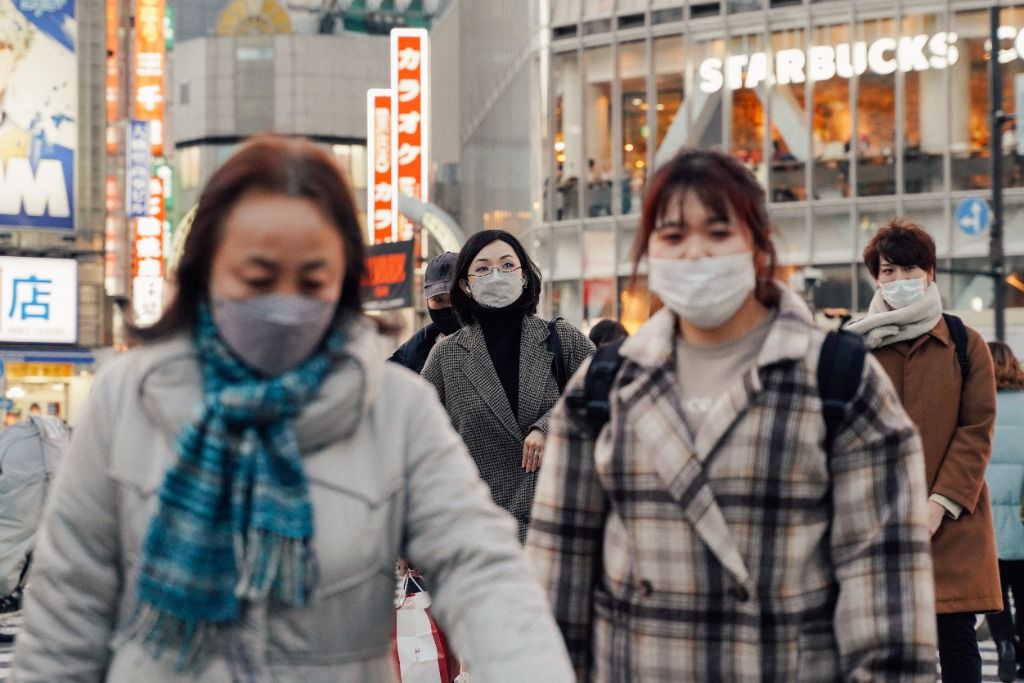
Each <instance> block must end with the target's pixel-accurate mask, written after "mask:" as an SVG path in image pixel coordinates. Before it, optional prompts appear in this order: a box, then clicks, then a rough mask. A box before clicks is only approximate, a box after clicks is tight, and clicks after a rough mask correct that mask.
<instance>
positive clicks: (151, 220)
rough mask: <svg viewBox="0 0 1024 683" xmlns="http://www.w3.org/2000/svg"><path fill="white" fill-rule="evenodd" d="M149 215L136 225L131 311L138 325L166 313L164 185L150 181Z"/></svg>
mask: <svg viewBox="0 0 1024 683" xmlns="http://www.w3.org/2000/svg"><path fill="white" fill-rule="evenodd" d="M149 188H150V190H149V215H148V216H147V217H145V218H138V219H136V220H135V221H134V222H135V240H134V250H133V251H134V259H133V260H132V275H133V279H132V310H133V313H134V314H135V323H136V324H138V325H150V324H152V323H155V322H156V321H157V320H159V319H160V314H161V313H162V312H163V284H164V279H163V278H164V220H165V218H166V212H165V210H164V192H163V183H162V182H161V180H160V179H159V178H150V181H149Z"/></svg>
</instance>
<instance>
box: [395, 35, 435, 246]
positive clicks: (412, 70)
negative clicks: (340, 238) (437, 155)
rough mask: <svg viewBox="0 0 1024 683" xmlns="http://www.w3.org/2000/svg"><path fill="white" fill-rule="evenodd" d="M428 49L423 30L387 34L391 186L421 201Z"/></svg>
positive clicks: (425, 178)
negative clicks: (390, 127) (391, 131)
mask: <svg viewBox="0 0 1024 683" xmlns="http://www.w3.org/2000/svg"><path fill="white" fill-rule="evenodd" d="M429 49H430V48H429V44H428V39H427V32H426V31H425V30H423V29H411V28H400V29H394V30H393V31H392V32H391V91H392V98H391V126H392V129H393V135H392V136H391V159H392V164H391V167H392V186H393V188H394V189H397V191H398V192H401V193H402V194H407V195H410V196H412V197H415V198H417V199H421V200H424V201H426V200H427V199H428V197H427V184H428V171H429V166H428V164H429V155H428V150H427V143H428V140H429V137H428V136H429V131H428V116H429V111H430V109H429V107H430V103H429V101H428V99H429V97H428V96H429V92H430V88H429V69H428V63H427V62H428V58H429ZM401 232H403V231H401V230H400V233H401ZM401 236H402V237H408V236H409V235H407V234H402V235H401Z"/></svg>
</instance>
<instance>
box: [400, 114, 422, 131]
mask: <svg viewBox="0 0 1024 683" xmlns="http://www.w3.org/2000/svg"><path fill="white" fill-rule="evenodd" d="M419 131H420V113H419V112H418V111H410V112H408V113H405V114H399V115H398V132H399V133H408V134H409V135H415V134H416V133H418V132H419Z"/></svg>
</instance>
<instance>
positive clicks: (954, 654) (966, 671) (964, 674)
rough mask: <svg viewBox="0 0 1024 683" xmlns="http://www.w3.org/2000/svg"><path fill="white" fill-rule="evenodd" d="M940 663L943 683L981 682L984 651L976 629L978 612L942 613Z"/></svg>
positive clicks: (939, 621) (939, 628)
mask: <svg viewBox="0 0 1024 683" xmlns="http://www.w3.org/2000/svg"><path fill="white" fill-rule="evenodd" d="M936 621H937V623H938V630H939V665H940V666H941V667H942V681H943V683H981V652H980V651H979V650H978V634H977V633H975V632H974V614H973V613H972V612H960V613H957V614H940V615H938V617H937V618H936Z"/></svg>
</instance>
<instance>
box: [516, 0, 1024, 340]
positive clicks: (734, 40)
mask: <svg viewBox="0 0 1024 683" xmlns="http://www.w3.org/2000/svg"><path fill="white" fill-rule="evenodd" d="M1005 4H1007V5H1009V6H1007V7H1004V8H1003V9H1002V10H1001V24H1002V28H1001V29H1000V41H999V46H998V48H999V49H998V60H999V63H1000V68H1001V70H1002V74H1003V86H1004V91H1003V103H1002V106H1003V109H1004V110H1005V111H1011V112H1012V111H1014V110H1015V109H1016V104H1015V96H1014V77H1015V76H1016V75H1018V74H1021V73H1024V2H1018V3H1005ZM550 5H551V15H550V17H547V18H546V19H545V21H546V22H547V21H550V27H551V40H550V42H549V43H548V46H547V47H546V48H545V49H546V50H547V51H548V52H547V56H548V59H547V60H546V63H547V64H548V69H547V72H546V73H545V74H544V78H543V79H542V82H543V83H544V84H545V87H546V88H547V99H546V101H547V102H548V107H547V110H546V111H545V112H544V113H543V115H544V116H546V117H547V120H546V121H542V122H538V125H536V126H535V130H536V131H539V132H538V133H536V134H537V135H541V136H543V137H544V139H542V140H541V141H540V142H539V145H540V148H541V149H545V150H548V153H547V154H546V156H547V159H546V160H545V161H544V164H543V170H542V174H543V178H541V179H539V182H542V183H543V187H544V188H545V191H544V192H543V195H542V196H543V204H544V206H543V210H542V211H538V212H537V213H536V215H537V216H538V218H540V219H541V220H540V221H539V222H538V223H537V224H535V226H534V227H533V228H532V231H533V234H534V238H533V239H529V240H527V243H529V244H531V245H533V248H534V253H535V254H536V255H537V256H538V261H539V262H540V263H542V265H543V267H544V271H545V279H546V282H547V283H548V287H547V294H546V296H547V299H546V301H545V304H546V305H547V307H548V308H547V309H546V310H547V311H548V312H549V313H554V314H558V315H562V316H564V317H566V318H567V319H569V320H571V321H572V322H575V323H578V324H582V325H583V327H587V326H588V325H589V324H592V323H593V322H594V321H596V320H597V319H599V318H604V317H620V318H622V319H623V321H624V323H626V324H627V326H630V325H634V324H636V323H637V322H638V320H639V319H642V318H643V317H645V316H646V311H645V310H643V311H641V309H643V306H642V302H644V301H646V300H647V296H648V295H647V292H646V288H645V285H644V281H643V274H642V273H641V274H640V276H639V277H638V278H633V277H632V263H631V259H630V251H631V248H632V236H633V235H634V234H635V230H636V224H637V219H638V215H639V212H640V209H641V206H642V202H643V195H644V188H645V184H646V182H647V180H648V178H649V173H650V170H651V169H652V168H656V167H657V166H658V165H659V164H660V163H663V162H664V161H665V160H667V159H668V158H671V156H672V154H673V153H674V152H675V151H677V150H679V149H681V148H683V147H700V148H706V149H721V150H723V151H726V152H727V153H729V154H732V155H733V156H735V157H736V158H737V159H740V160H741V161H742V162H743V163H744V164H745V165H747V166H748V167H749V168H750V169H751V171H752V172H753V173H754V174H755V175H756V176H757V178H758V179H759V180H760V181H761V183H762V184H763V185H764V187H765V189H766V192H767V194H768V198H769V201H770V204H771V213H772V218H773V221H774V223H775V229H776V243H777V246H778V251H779V259H780V275H781V276H783V277H785V276H786V275H787V274H792V273H795V272H797V271H798V270H800V269H802V268H804V267H807V266H814V267H817V268H819V269H821V270H822V271H823V272H824V275H825V279H824V281H823V282H822V284H821V285H820V286H819V287H818V288H817V289H816V290H815V292H814V293H813V296H814V302H815V304H816V305H817V306H818V307H820V308H823V307H841V308H849V309H853V310H864V309H865V308H866V307H867V304H868V302H869V301H870V298H871V295H872V293H873V289H874V288H873V285H872V283H871V281H870V279H869V278H868V276H867V273H866V271H865V270H864V268H863V266H861V265H860V264H861V257H860V255H861V252H862V250H863V248H864V245H865V244H866V242H867V240H868V239H870V236H871V234H872V233H873V232H874V231H875V230H877V229H878V227H879V226H880V225H882V224H883V223H884V222H885V221H887V220H888V219H890V218H892V217H893V216H896V215H903V216H906V217H908V218H909V219H911V220H914V221H916V222H919V223H921V224H922V225H924V226H925V228H926V229H928V230H929V232H930V233H931V234H932V235H933V237H934V238H935V241H936V244H937V247H938V250H939V260H940V269H950V270H954V269H955V270H962V269H972V268H974V269H977V268H979V267H980V265H985V258H984V257H985V256H986V255H987V253H988V234H987V233H985V234H982V235H979V236H969V235H967V234H965V233H963V232H961V231H960V230H959V229H958V228H957V227H956V225H955V220H954V217H955V212H956V207H957V204H958V203H959V202H960V201H962V200H963V199H965V198H967V197H970V196H981V197H984V198H988V190H989V189H990V187H991V179H990V175H989V165H990V163H991V159H990V152H989V150H990V147H989V144H990V142H989V141H990V136H991V131H990V130H989V121H988V106H989V104H988V54H989V45H988V40H987V34H988V11H987V10H986V9H983V8H982V9H979V4H978V3H977V2H972V1H971V0H964V1H958V0H946V1H945V2H941V3H934V2H932V3H927V2H921V1H919V0H893V1H892V2H889V3H846V2H827V1H822V2H819V1H818V0H813V1H812V0H721V1H716V2H705V1H698V0H690V1H689V2H688V3H679V2H674V3H673V2H668V1H667V0H628V1H624V0H619V1H618V3H616V4H615V5H614V6H613V3H611V2H600V1H594V2H590V1H588V0H583V2H580V0H575V1H571V0H551V3H550ZM546 131H550V132H549V133H548V132H546ZM998 134H999V135H1000V136H1001V138H1000V139H1001V141H1002V144H1001V148H1002V153H1003V155H1004V167H1005V176H1004V187H1005V188H1006V191H1005V195H1004V201H1005V204H1006V215H1005V245H1006V251H1007V253H1008V254H1009V255H1010V256H1009V261H1010V265H1011V266H1014V267H1016V266H1020V265H1021V264H1024V158H1022V156H1021V155H1019V154H1018V153H1017V139H1016V136H1017V131H1016V130H1015V126H1013V125H1012V124H1007V126H1006V128H1005V130H1003V131H1000V132H999V133H998ZM979 264H980V265H979ZM939 280H940V285H941V286H942V288H943V289H942V292H943V295H944V297H945V299H946V301H947V305H948V306H949V307H950V308H953V309H962V310H978V309H979V306H980V307H981V308H984V307H987V306H990V305H991V299H992V285H991V281H989V280H987V279H986V278H984V277H978V276H966V275H955V276H954V275H953V274H945V275H944V274H942V273H941V272H940V274H939ZM1008 282H1009V283H1010V286H1009V288H1008V301H1009V304H1010V305H1011V306H1020V305H1021V304H1022V303H1024V273H1020V274H1017V275H1013V276H1011V278H1010V279H1009V281H1008ZM1014 282H1017V283H1018V284H1014ZM1018 287H1019V289H1018Z"/></svg>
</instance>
